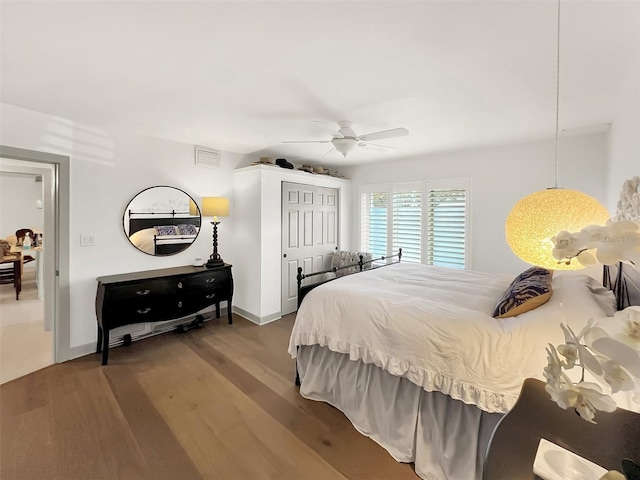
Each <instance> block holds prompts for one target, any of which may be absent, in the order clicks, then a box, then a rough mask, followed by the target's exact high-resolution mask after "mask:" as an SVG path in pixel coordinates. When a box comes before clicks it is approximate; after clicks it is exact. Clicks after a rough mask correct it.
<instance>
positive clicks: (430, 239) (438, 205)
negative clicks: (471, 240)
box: [425, 181, 468, 268]
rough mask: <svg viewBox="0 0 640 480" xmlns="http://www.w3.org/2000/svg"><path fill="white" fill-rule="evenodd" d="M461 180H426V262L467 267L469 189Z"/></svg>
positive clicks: (444, 265) (428, 263)
mask: <svg viewBox="0 0 640 480" xmlns="http://www.w3.org/2000/svg"><path fill="white" fill-rule="evenodd" d="M465 183H466V185H464V184H460V182H446V181H445V182H427V184H426V187H427V199H428V207H427V211H426V216H427V222H426V224H427V228H426V237H427V239H426V242H427V248H426V259H425V263H426V264H427V265H440V266H443V267H454V268H465V267H466V265H467V262H466V257H467V255H466V244H467V190H468V182H465Z"/></svg>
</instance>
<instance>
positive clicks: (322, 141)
mask: <svg viewBox="0 0 640 480" xmlns="http://www.w3.org/2000/svg"><path fill="white" fill-rule="evenodd" d="M282 143H331V140H284V141H283V142H282Z"/></svg>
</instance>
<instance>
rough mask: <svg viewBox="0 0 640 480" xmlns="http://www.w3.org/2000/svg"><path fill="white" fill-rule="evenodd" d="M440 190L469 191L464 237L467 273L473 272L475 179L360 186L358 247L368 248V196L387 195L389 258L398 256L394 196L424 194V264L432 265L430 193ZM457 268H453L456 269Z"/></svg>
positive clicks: (467, 192) (421, 217)
mask: <svg viewBox="0 0 640 480" xmlns="http://www.w3.org/2000/svg"><path fill="white" fill-rule="evenodd" d="M438 189H452V190H453V189H464V190H465V218H464V222H465V234H464V269H465V270H467V269H469V267H470V265H471V242H470V239H471V212H470V210H471V195H472V188H471V178H470V177H458V178H446V179H437V180H423V181H420V182H405V183H375V184H363V185H359V186H358V215H357V218H358V245H359V249H360V250H361V251H362V250H367V249H368V246H366V245H363V244H362V243H363V242H362V240H363V232H362V229H363V223H364V222H363V221H364V218H363V210H362V209H363V204H362V196H363V195H364V194H373V193H385V194H386V195H387V228H386V244H387V255H389V254H392V253H396V252H394V251H392V249H393V226H394V224H393V195H394V193H402V192H409V191H416V190H417V191H420V192H421V200H420V222H421V228H420V236H421V238H420V262H419V263H422V264H425V265H426V264H427V261H428V242H429V238H430V233H431V232H430V231H429V204H428V202H429V200H430V197H429V191H430V190H438ZM452 268H453V267H452Z"/></svg>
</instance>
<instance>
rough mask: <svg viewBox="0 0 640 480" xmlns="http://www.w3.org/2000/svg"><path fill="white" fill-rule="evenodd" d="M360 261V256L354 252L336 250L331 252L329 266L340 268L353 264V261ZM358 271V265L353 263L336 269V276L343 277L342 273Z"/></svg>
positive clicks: (347, 273)
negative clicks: (331, 256)
mask: <svg viewBox="0 0 640 480" xmlns="http://www.w3.org/2000/svg"><path fill="white" fill-rule="evenodd" d="M359 261H360V257H359V256H358V254H357V253H356V252H347V251H342V252H336V253H334V254H333V258H332V259H331V268H341V267H345V266H347V265H353V264H354V263H358V262H359ZM359 271H360V267H359V266H358V265H354V266H352V267H348V268H342V269H341V270H338V271H336V277H343V276H344V275H349V274H351V273H356V272H359Z"/></svg>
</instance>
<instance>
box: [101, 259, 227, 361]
mask: <svg viewBox="0 0 640 480" xmlns="http://www.w3.org/2000/svg"><path fill="white" fill-rule="evenodd" d="M232 297H233V276H232V275H231V265H228V264H226V263H225V264H224V265H222V266H220V267H218V268H211V269H209V268H206V267H193V266H185V267H175V268H164V269H161V270H149V271H145V272H132V273H125V274H122V275H110V276H106V277H99V278H98V292H97V294H96V317H97V320H98V345H97V348H96V352H97V353H100V352H102V365H106V364H107V361H108V360H109V331H110V330H113V329H114V328H116V327H121V326H123V325H130V324H134V323H146V322H159V321H163V320H172V319H174V318H180V317H184V316H187V315H191V314H195V313H196V312H198V311H200V310H202V309H204V308H206V307H209V306H211V305H215V306H216V317H217V318H220V302H222V301H226V302H227V316H228V319H229V324H231V323H233V319H232V315H231V298H232Z"/></svg>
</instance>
